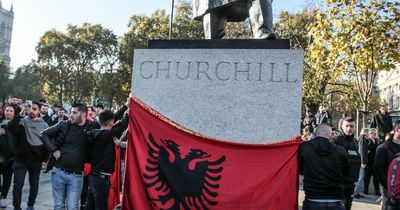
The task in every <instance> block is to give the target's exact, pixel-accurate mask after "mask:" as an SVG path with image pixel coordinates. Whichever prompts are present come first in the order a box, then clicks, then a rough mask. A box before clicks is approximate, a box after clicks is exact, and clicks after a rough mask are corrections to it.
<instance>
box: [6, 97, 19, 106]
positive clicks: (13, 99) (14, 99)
mask: <svg viewBox="0 0 400 210" xmlns="http://www.w3.org/2000/svg"><path fill="white" fill-rule="evenodd" d="M8 103H10V104H13V105H15V104H18V98H17V97H16V96H11V97H10V98H9V99H8Z"/></svg>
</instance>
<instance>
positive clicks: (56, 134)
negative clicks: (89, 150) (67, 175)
mask: <svg viewBox="0 0 400 210" xmlns="http://www.w3.org/2000/svg"><path fill="white" fill-rule="evenodd" d="M70 126H71V121H70V120H63V121H60V122H58V123H57V124H56V125H54V126H51V127H49V128H47V129H46V130H44V131H42V133H41V134H40V139H42V141H43V144H44V146H45V147H46V149H47V150H48V151H49V152H50V156H49V160H48V162H47V169H46V171H45V172H48V171H50V170H51V169H52V168H53V166H54V164H55V162H56V160H55V158H54V156H53V153H54V152H55V151H56V150H59V149H60V147H61V146H62V144H63V143H64V140H65V136H66V134H67V132H68V129H69V127H70ZM93 126H94V124H93V123H92V122H91V121H86V125H85V132H88V131H90V130H92V129H93Z"/></svg>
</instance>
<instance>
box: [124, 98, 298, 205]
mask: <svg viewBox="0 0 400 210" xmlns="http://www.w3.org/2000/svg"><path fill="white" fill-rule="evenodd" d="M129 120H130V121H129V132H130V135H129V139H128V148H127V156H126V170H125V185H124V191H123V198H122V209H123V210H133V209H139V210H145V209H171V210H172V209H229V210H231V209H246V210H247V209H266V210H268V209H270V210H277V209H285V210H295V209H298V203H297V202H298V201H297V193H298V173H297V158H296V154H297V149H298V146H299V144H300V143H301V139H300V138H299V137H296V138H293V139H288V140H287V141H285V142H281V143H275V144H268V145H249V144H239V143H232V142H226V141H221V140H217V139H212V138H209V137H204V136H202V135H200V134H196V133H194V132H192V131H189V130H187V129H185V128H183V127H180V126H179V125H177V124H176V123H174V122H172V121H170V120H168V119H166V118H165V117H164V116H162V115H161V114H159V113H157V112H156V111H154V110H152V109H151V108H150V107H148V106H146V105H145V104H143V103H142V102H140V101H139V100H138V99H135V98H132V99H131V104H130V119H129Z"/></svg>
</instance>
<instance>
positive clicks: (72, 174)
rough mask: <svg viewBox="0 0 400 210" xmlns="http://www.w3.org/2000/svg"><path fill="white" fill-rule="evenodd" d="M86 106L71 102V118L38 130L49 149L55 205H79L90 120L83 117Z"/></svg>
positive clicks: (71, 206) (73, 207)
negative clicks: (40, 130)
mask: <svg viewBox="0 0 400 210" xmlns="http://www.w3.org/2000/svg"><path fill="white" fill-rule="evenodd" d="M86 115H87V107H86V105H84V104H73V105H72V108H71V113H70V120H66V121H60V122H58V123H57V124H56V125H54V126H52V127H50V128H48V129H46V130H44V131H43V132H42V133H41V136H40V138H41V139H42V141H43V143H44V145H45V146H46V149H47V150H48V151H49V152H50V153H51V157H52V159H50V160H52V161H49V162H48V168H47V169H46V170H49V169H51V168H52V167H53V166H54V167H53V168H52V172H51V184H52V191H53V199H54V209H55V210H61V209H78V205H79V199H80V195H81V192H82V185H83V165H84V163H85V162H86V161H87V156H88V152H87V151H88V148H87V147H88V138H87V132H88V131H90V130H91V129H92V128H93V124H92V123H91V122H90V121H87V120H86Z"/></svg>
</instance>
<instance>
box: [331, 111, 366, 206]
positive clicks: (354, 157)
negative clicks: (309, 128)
mask: <svg viewBox="0 0 400 210" xmlns="http://www.w3.org/2000/svg"><path fill="white" fill-rule="evenodd" d="M355 126H356V123H355V120H354V119H353V118H352V117H345V118H343V119H342V120H340V127H339V129H340V133H341V134H340V135H339V136H338V137H336V139H335V144H337V145H340V146H342V147H343V148H344V149H345V151H346V154H347V157H348V159H349V171H350V172H349V174H348V175H347V176H346V177H345V179H344V203H345V207H346V210H350V209H351V204H352V202H353V197H352V195H353V193H354V187H355V184H354V183H355V182H357V180H358V175H359V171H360V167H361V155H360V152H359V151H358V143H357V140H356V139H355V138H354V131H355Z"/></svg>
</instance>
